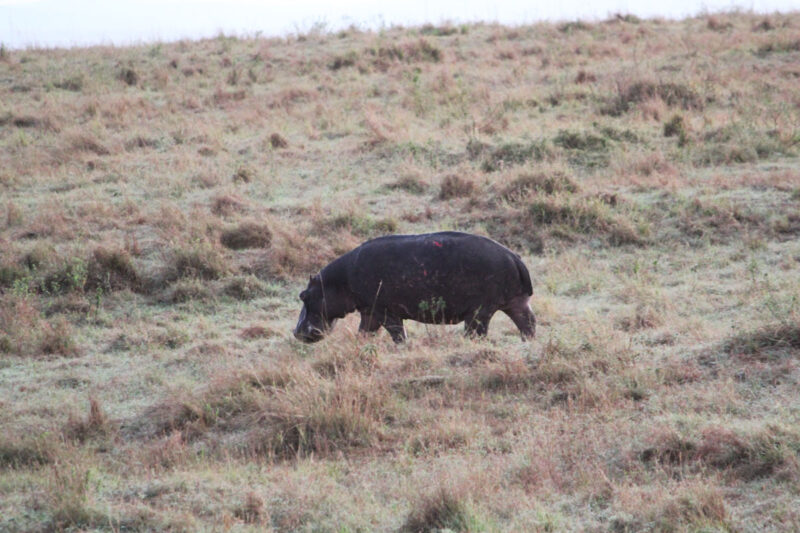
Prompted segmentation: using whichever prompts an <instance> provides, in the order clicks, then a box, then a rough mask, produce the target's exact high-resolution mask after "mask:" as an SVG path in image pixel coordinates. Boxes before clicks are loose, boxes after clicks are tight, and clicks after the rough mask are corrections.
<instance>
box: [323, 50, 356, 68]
mask: <svg viewBox="0 0 800 533" xmlns="http://www.w3.org/2000/svg"><path fill="white" fill-rule="evenodd" d="M356 63H358V53H357V52H356V51H355V50H350V51H349V52H347V53H346V54H344V55H341V56H336V57H334V58H333V60H332V61H331V62H330V63H329V64H328V68H329V69H331V70H334V71H335V70H339V69H343V68H346V67H353V66H355V65H356Z"/></svg>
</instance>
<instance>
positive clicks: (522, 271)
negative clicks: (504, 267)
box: [513, 254, 533, 296]
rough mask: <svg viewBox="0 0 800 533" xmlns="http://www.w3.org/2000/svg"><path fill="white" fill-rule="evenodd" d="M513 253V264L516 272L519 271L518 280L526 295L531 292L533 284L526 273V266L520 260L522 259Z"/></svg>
mask: <svg viewBox="0 0 800 533" xmlns="http://www.w3.org/2000/svg"><path fill="white" fill-rule="evenodd" d="M513 255H514V264H516V265H517V272H518V273H519V281H520V283H521V284H522V289H523V290H524V291H525V294H527V295H528V296H530V295H532V294H533V285H532V284H531V275H530V273H528V267H526V266H525V263H523V262H522V259H520V257H519V256H518V255H517V254H513Z"/></svg>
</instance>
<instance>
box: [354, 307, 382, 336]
mask: <svg viewBox="0 0 800 533" xmlns="http://www.w3.org/2000/svg"><path fill="white" fill-rule="evenodd" d="M380 327H381V322H380V320H378V319H377V318H376V317H375V316H374V315H373V314H372V312H371V311H370V312H366V311H362V312H361V323H360V324H359V325H358V331H359V333H375V332H376V331H378V330H379V329H380Z"/></svg>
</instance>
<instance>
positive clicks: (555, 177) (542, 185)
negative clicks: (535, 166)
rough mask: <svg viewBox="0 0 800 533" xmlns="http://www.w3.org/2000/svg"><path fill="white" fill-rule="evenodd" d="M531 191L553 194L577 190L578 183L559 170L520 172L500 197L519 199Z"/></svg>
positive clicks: (512, 199) (509, 199)
mask: <svg viewBox="0 0 800 533" xmlns="http://www.w3.org/2000/svg"><path fill="white" fill-rule="evenodd" d="M531 192H541V193H544V194H554V193H559V192H565V193H575V192H578V184H577V183H575V181H574V180H573V179H572V178H570V177H569V176H568V175H567V174H565V173H564V172H561V171H558V170H556V171H553V172H542V173H536V174H527V173H526V174H521V175H519V176H517V177H516V178H515V179H514V180H513V181H512V182H511V183H509V184H508V185H507V186H506V187H505V188H504V189H503V191H502V192H501V197H502V198H503V199H505V200H508V201H512V202H513V201H519V200H520V199H522V198H524V197H525V196H527V195H528V193H531Z"/></svg>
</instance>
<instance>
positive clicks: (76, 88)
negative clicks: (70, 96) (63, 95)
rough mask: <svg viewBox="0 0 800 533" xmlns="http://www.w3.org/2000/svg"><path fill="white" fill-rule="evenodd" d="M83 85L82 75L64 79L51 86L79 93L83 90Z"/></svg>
mask: <svg viewBox="0 0 800 533" xmlns="http://www.w3.org/2000/svg"><path fill="white" fill-rule="evenodd" d="M83 84H84V78H83V74H78V75H77V76H72V77H71V78H64V79H62V80H60V81H57V82H55V83H54V84H53V86H54V87H56V88H57V89H63V90H65V91H72V92H78V93H79V92H81V91H82V90H83Z"/></svg>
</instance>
